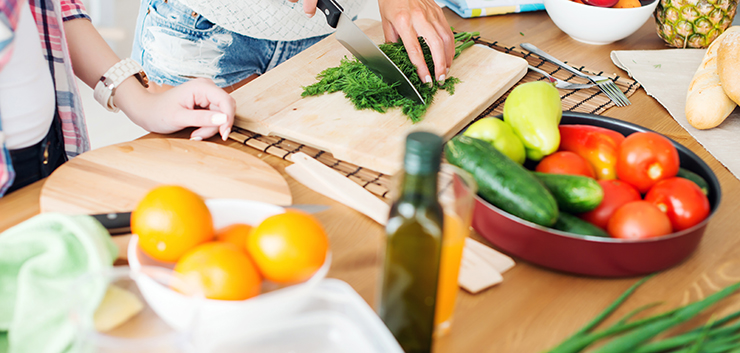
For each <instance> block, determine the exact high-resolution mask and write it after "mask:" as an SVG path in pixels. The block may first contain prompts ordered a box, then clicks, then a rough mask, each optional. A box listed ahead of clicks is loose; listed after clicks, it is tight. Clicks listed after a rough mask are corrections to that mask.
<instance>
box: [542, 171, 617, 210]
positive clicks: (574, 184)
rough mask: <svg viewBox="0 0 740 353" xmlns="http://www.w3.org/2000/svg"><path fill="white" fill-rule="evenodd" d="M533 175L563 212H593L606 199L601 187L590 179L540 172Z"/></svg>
mask: <svg viewBox="0 0 740 353" xmlns="http://www.w3.org/2000/svg"><path fill="white" fill-rule="evenodd" d="M532 174H534V176H536V177H537V179H539V180H540V181H541V182H542V183H543V184H545V186H546V187H547V189H548V190H550V193H552V196H554V197H555V200H556V201H557V203H558V207H560V210H562V211H565V212H571V213H581V212H587V211H591V210H593V209H594V208H596V206H598V205H599V204H600V203H601V200H602V199H603V198H604V190H602V189H601V185H599V183H598V182H597V181H596V180H594V179H591V178H589V177H585V176H581V175H567V174H548V173H539V172H532Z"/></svg>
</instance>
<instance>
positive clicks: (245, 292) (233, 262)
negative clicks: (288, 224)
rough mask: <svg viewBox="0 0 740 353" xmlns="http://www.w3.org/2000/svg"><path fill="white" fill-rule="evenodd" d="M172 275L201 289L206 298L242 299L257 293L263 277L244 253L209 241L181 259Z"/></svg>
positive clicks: (230, 245)
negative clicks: (174, 273) (178, 276)
mask: <svg viewBox="0 0 740 353" xmlns="http://www.w3.org/2000/svg"><path fill="white" fill-rule="evenodd" d="M175 272H177V273H178V274H180V275H181V276H182V278H183V280H184V281H185V282H187V283H191V284H193V285H197V286H199V287H200V288H202V289H203V294H205V296H206V298H209V299H220V300H244V299H248V298H251V297H254V296H256V295H258V294H260V287H261V285H262V278H261V277H260V274H259V272H257V268H256V267H255V266H254V264H253V263H252V261H251V260H249V257H248V256H247V254H245V253H244V252H243V251H242V250H240V249H239V248H238V247H237V246H236V245H234V244H231V243H224V242H208V243H205V244H201V245H198V246H197V247H195V248H193V249H192V250H190V251H189V252H187V253H186V254H185V255H183V256H182V258H180V261H178V262H177V264H176V265H175Z"/></svg>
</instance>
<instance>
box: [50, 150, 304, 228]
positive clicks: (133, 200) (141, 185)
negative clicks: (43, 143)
mask: <svg viewBox="0 0 740 353" xmlns="http://www.w3.org/2000/svg"><path fill="white" fill-rule="evenodd" d="M160 184H176V185H181V186H184V187H187V188H190V189H191V190H193V191H195V192H196V193H198V194H199V195H201V196H203V197H204V198H237V199H247V200H254V201H263V202H268V203H271V204H276V205H290V204H291V195H290V189H289V188H288V184H287V182H286V181H285V179H283V177H282V176H281V175H280V173H278V172H277V171H276V170H275V169H273V168H272V167H271V166H269V165H268V164H267V163H265V162H263V161H262V160H260V159H259V158H257V157H255V156H252V155H250V154H248V153H244V152H242V151H239V150H237V149H234V148H230V147H226V146H222V145H218V144H215V143H212V142H203V141H190V140H186V139H162V138H150V139H140V140H135V141H131V142H126V143H120V144H116V145H112V146H107V147H103V148H100V149H96V150H92V151H89V152H86V153H83V154H81V155H79V156H77V157H75V158H73V159H71V160H70V161H69V162H67V163H65V164H63V165H62V166H61V167H59V168H58V169H57V170H56V171H54V173H52V174H51V175H50V176H49V177H48V178H47V180H46V182H45V183H44V186H43V188H42V190H41V200H40V206H41V212H50V211H53V212H63V213H69V214H93V213H107V212H124V211H131V210H133V209H134V207H135V206H136V204H137V203H138V201H139V200H140V199H141V198H142V197H144V195H145V194H146V193H147V191H149V190H150V189H152V188H153V187H155V186H157V185H160Z"/></svg>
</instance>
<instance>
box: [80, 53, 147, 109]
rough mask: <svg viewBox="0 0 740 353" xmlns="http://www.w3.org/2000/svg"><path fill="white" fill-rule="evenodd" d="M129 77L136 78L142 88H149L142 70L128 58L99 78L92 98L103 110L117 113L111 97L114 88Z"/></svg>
mask: <svg viewBox="0 0 740 353" xmlns="http://www.w3.org/2000/svg"><path fill="white" fill-rule="evenodd" d="M129 76H134V77H136V79H137V80H139V82H140V83H141V85H142V86H144V87H145V88H146V87H149V78H148V77H147V76H146V73H145V72H144V69H143V68H142V67H141V65H139V63H137V62H136V61H133V60H132V59H130V58H126V59H123V60H121V61H119V62H117V63H116V64H115V65H113V66H112V67H111V68H110V69H108V71H106V72H105V74H103V76H101V77H100V80H99V81H98V83H97V84H96V85H95V91H94V92H93V96H94V97H95V100H96V101H98V103H100V105H102V106H103V107H105V109H108V110H109V111H112V112H114V113H115V112H118V111H119V110H120V109H118V107H116V105H115V104H113V95H114V94H115V91H116V88H118V85H120V84H121V82H123V81H124V80H125V79H127V78H129Z"/></svg>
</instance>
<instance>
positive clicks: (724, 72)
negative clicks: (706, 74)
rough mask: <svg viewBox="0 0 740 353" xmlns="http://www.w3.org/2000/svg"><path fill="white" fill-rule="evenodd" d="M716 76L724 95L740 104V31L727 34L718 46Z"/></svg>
mask: <svg viewBox="0 0 740 353" xmlns="http://www.w3.org/2000/svg"><path fill="white" fill-rule="evenodd" d="M717 74H719V81H720V83H722V89H723V90H724V91H725V94H726V95H727V96H728V97H730V99H732V100H733V101H734V102H735V103H736V104H740V31H734V32H732V33H728V34H727V36H726V37H725V39H723V40H722V43H720V44H719V49H717Z"/></svg>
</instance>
